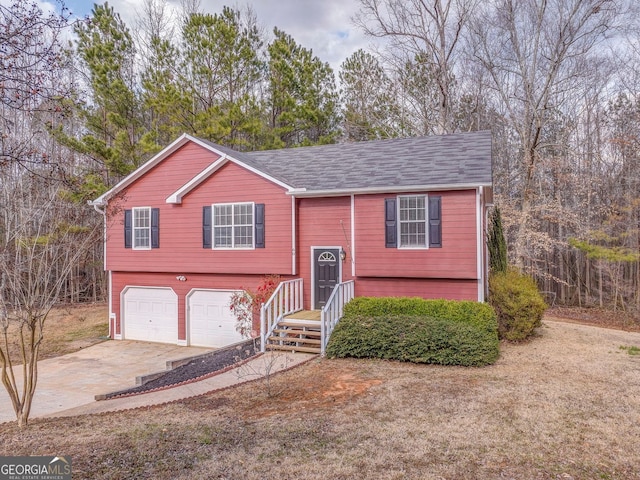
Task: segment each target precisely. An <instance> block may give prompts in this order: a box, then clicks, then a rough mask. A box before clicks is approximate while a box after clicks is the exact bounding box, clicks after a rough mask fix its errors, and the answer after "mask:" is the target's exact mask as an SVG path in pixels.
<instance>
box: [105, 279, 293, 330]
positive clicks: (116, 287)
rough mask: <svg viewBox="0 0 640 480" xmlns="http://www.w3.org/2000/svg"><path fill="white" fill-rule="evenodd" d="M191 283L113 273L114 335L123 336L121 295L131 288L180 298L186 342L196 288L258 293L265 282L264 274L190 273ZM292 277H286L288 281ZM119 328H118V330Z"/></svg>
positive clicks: (180, 310) (181, 325) (179, 307)
mask: <svg viewBox="0 0 640 480" xmlns="http://www.w3.org/2000/svg"><path fill="white" fill-rule="evenodd" d="M185 276H186V277H187V280H186V281H185V282H180V281H178V280H177V279H176V275H175V274H174V273H146V272H113V273H112V277H111V282H112V288H111V302H112V303H111V305H112V313H115V315H116V320H115V326H112V332H113V333H115V334H117V335H120V334H122V329H121V320H122V319H121V314H122V312H121V305H120V294H121V292H122V290H123V289H124V288H125V287H127V286H129V287H170V288H172V289H173V291H174V292H175V293H176V294H177V295H178V339H180V340H185V339H186V305H185V297H186V295H187V294H188V293H189V292H190V291H191V290H192V289H194V288H207V289H216V288H217V289H222V290H245V289H251V290H255V289H256V288H257V287H258V285H259V284H260V282H261V281H262V279H263V276H261V275H203V274H186V275H185ZM289 278H290V277H283V280H288V279H289ZM114 327H115V328H114Z"/></svg>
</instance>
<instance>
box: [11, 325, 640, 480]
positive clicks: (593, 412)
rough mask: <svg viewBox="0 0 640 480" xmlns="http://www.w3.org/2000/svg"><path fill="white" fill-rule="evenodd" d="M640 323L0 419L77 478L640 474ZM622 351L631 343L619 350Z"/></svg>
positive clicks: (567, 329) (26, 445)
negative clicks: (477, 353) (461, 362)
mask: <svg viewBox="0 0 640 480" xmlns="http://www.w3.org/2000/svg"><path fill="white" fill-rule="evenodd" d="M633 346H636V347H640V333H632V332H624V331H619V330H608V329H601V328H595V327H591V326H584V325H579V324H572V323H564V322H556V321H549V320H547V321H545V322H544V325H543V327H542V328H541V329H540V332H539V335H538V336H537V337H536V338H534V339H533V340H532V341H531V342H528V343H526V344H520V345H512V344H503V345H502V354H501V357H500V359H499V360H498V362H497V363H496V364H495V365H493V366H490V367H484V368H463V367H441V366H430V365H415V364H405V363H399V362H387V361H379V360H329V359H316V360H313V361H311V362H308V363H306V364H304V365H302V366H300V367H297V368H295V369H292V370H290V371H288V372H285V373H283V374H279V375H276V376H274V377H273V378H272V379H271V382H272V383H273V384H274V385H273V387H274V388H273V389H272V391H281V393H280V394H279V395H277V396H274V397H269V396H268V395H267V394H266V389H265V386H264V384H262V383H261V382H251V383H247V384H244V385H241V386H239V387H236V388H231V389H228V390H224V391H220V392H215V393H212V394H208V395H204V396H201V397H198V398H194V399H189V400H185V401H182V402H177V403H174V404H170V405H165V406H158V407H153V408H148V409H139V410H135V411H129V412H121V413H113V414H105V415H99V416H84V417H75V418H67V419H50V420H34V421H33V423H32V425H31V426H30V427H29V429H27V430H25V431H19V430H18V429H17V428H16V427H15V426H14V425H12V424H5V425H1V426H0V454H3V455H21V454H30V455H40V454H41V455H45V454H47V455H50V454H53V453H55V454H66V455H71V456H72V458H73V465H74V474H75V475H74V478H76V477H77V478H86V479H98V478H100V479H103V478H104V479H107V478H140V479H146V478H149V479H151V478H154V479H173V478H178V479H191V478H225V479H239V478H242V479H248V480H253V479H265V478H267V479H268V478H273V479H318V480H319V479H322V480H324V479H363V480H364V479H372V478H375V479H452V480H453V479H565V480H567V479H575V480H577V479H631V480H638V479H640V457H639V456H638V451H637V445H638V438H640V422H639V421H638V412H640V394H639V392H640V356H638V355H632V354H631V353H630V352H631V348H630V347H633ZM620 347H626V348H620Z"/></svg>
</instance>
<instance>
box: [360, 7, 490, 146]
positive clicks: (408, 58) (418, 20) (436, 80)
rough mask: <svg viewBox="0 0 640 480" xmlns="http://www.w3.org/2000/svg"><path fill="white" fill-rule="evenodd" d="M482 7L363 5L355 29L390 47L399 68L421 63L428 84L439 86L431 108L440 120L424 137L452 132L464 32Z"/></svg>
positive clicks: (437, 120)
mask: <svg viewBox="0 0 640 480" xmlns="http://www.w3.org/2000/svg"><path fill="white" fill-rule="evenodd" d="M477 4H478V1H477V0H435V1H431V2H426V1H425V0H407V1H402V2H399V1H394V0H360V5H361V8H360V12H359V13H358V15H357V16H356V17H355V19H354V20H355V22H356V24H357V25H359V26H360V27H361V28H362V29H363V30H364V32H365V33H366V34H367V35H370V36H373V37H378V38H385V39H388V40H389V41H390V46H391V52H392V56H394V57H397V58H398V59H399V60H400V64H399V65H397V66H399V67H402V66H403V65H405V64H406V63H407V62H409V63H414V62H418V63H419V64H420V67H421V68H422V69H424V70H425V71H427V72H429V78H426V77H425V79H426V80H427V81H430V82H433V84H434V85H433V87H434V91H435V92H436V93H435V97H436V100H435V102H432V103H433V104H432V105H431V108H433V110H434V111H435V113H436V119H435V125H433V130H432V131H423V132H422V134H429V133H435V134H443V133H450V132H451V131H452V129H453V110H454V105H455V95H454V85H455V74H456V73H459V72H456V69H457V67H456V64H457V62H458V59H459V57H460V53H461V47H462V35H463V32H464V30H465V28H466V27H467V24H468V22H469V20H470V19H471V15H472V14H473V11H474V9H475V7H476V5H477ZM403 69H404V68H401V69H400V70H403ZM414 100H415V98H414Z"/></svg>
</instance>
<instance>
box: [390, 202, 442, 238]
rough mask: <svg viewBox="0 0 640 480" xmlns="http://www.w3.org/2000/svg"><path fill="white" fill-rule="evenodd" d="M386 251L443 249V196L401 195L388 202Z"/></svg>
mask: <svg viewBox="0 0 640 480" xmlns="http://www.w3.org/2000/svg"><path fill="white" fill-rule="evenodd" d="M385 244H386V247H387V248H428V247H434V248H440V247H442V226H441V197H440V196H439V195H399V196H398V197H395V198H387V199H385Z"/></svg>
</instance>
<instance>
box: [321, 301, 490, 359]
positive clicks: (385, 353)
mask: <svg viewBox="0 0 640 480" xmlns="http://www.w3.org/2000/svg"><path fill="white" fill-rule="evenodd" d="M326 353H327V356H329V357H356V358H383V359H389V360H401V361H408V362H415V363H434V364H440V365H464V366H483V365H489V364H492V363H494V362H495V361H496V359H497V358H498V355H499V341H498V329H497V322H496V316H495V313H494V312H493V309H492V308H491V307H490V306H489V305H486V304H481V303H477V302H458V301H452V300H424V299H421V298H369V297H358V298H355V299H353V300H352V301H351V302H349V303H348V304H347V305H346V306H345V313H344V316H343V318H342V320H340V323H338V325H337V326H336V328H335V330H334V331H333V333H332V335H331V338H330V340H329V345H328V346H327V352H326Z"/></svg>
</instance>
